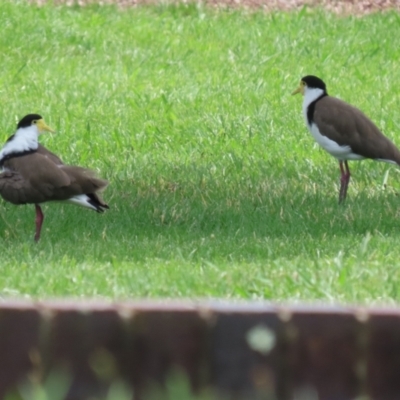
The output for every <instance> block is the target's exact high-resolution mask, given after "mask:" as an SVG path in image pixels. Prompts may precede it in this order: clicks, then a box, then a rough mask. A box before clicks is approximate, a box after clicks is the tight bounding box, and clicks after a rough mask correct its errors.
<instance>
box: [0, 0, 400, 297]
mask: <svg viewBox="0 0 400 400" xmlns="http://www.w3.org/2000/svg"><path fill="white" fill-rule="evenodd" d="M0 18H1V21H2V28H1V35H0V54H1V55H2V56H1V68H0V106H1V108H0V109H1V118H0V132H1V138H0V139H1V141H5V140H6V139H7V137H8V136H9V135H11V134H12V133H13V131H14V129H15V124H16V122H17V120H18V119H19V118H20V117H22V116H23V115H25V114H27V113H30V112H38V113H40V114H42V115H43V116H44V117H45V119H46V122H47V123H48V124H49V125H50V126H52V127H53V128H55V129H56V130H57V132H58V133H57V134H55V135H43V136H41V138H40V140H41V142H42V143H43V144H44V145H46V146H47V147H48V148H50V149H51V150H53V151H55V152H56V153H58V154H59V155H60V156H61V157H62V158H63V160H64V161H65V162H68V163H76V164H79V165H82V166H87V167H91V168H94V169H96V170H97V171H98V173H99V175H100V176H102V177H106V178H107V179H109V181H110V186H109V188H108V189H107V190H106V191H105V193H104V198H105V200H106V201H108V202H109V204H110V210H109V211H108V212H107V213H105V214H103V215H97V214H95V213H93V212H91V211H88V210H85V209H81V208H78V207H74V206H71V205H63V204H56V203H53V204H48V205H45V206H44V207H43V208H44V212H45V216H46V219H45V222H44V228H43V232H42V240H41V242H40V243H39V244H37V245H36V244H34V242H33V233H34V208H33V206H31V205H27V206H19V207H16V206H14V205H11V204H9V203H5V202H3V201H2V202H1V203H0V252H1V253H0V254H1V263H0V264H1V267H0V295H1V296H4V297H10V296H11V297H13V296H28V297H33V298H38V297H40V298H42V297H53V296H73V297H81V296H101V297H107V298H113V299H117V298H127V297H133V298H137V297H169V298H170V297H190V298H193V297H195V298H204V297H206V298H209V297H225V298H235V299H239V298H244V299H252V298H257V299H266V300H273V301H287V300H324V301H329V302H353V303H354V302H355V303H373V302H398V301H399V300H400V196H399V192H400V174H399V171H400V170H398V169H396V167H394V166H390V165H388V164H383V163H374V162H372V161H364V162H361V163H357V162H352V163H351V169H352V173H353V177H352V181H351V184H350V188H349V194H348V200H347V203H346V204H345V205H344V206H339V205H338V204H337V196H338V183H339V168H338V165H337V162H336V161H335V160H334V159H333V158H332V157H330V156H329V155H327V154H326V153H325V152H324V151H322V150H320V149H318V148H317V146H316V145H315V144H314V141H313V140H312V138H311V136H310V134H309V133H308V131H307V129H306V127H305V125H304V121H303V117H302V112H301V108H302V99H301V98H300V96H296V97H292V96H290V93H291V92H292V91H293V90H294V89H295V88H296V87H297V85H298V82H299V80H300V78H301V77H302V76H304V75H307V74H315V75H318V76H320V77H322V78H323V79H324V80H325V81H326V83H327V85H328V91H329V93H330V94H332V95H335V96H338V97H340V98H342V99H344V100H346V101H348V102H350V103H352V104H354V105H356V106H358V107H359V108H361V109H362V110H363V111H364V112H365V113H366V114H367V115H369V116H370V117H371V118H372V119H373V120H374V121H375V122H376V123H377V125H378V126H379V127H380V128H381V129H382V130H383V131H384V132H385V134H386V135H387V136H388V137H390V138H391V139H393V140H394V141H395V142H396V143H397V144H398V145H400V68H399V60H400V47H399V46H398V41H396V40H395V38H398V37H400V17H399V15H398V14H396V13H394V12H388V13H386V14H375V15H370V16H365V17H355V16H348V17H338V16H335V15H333V14H327V13H324V12H323V11H321V10H310V9H304V10H302V11H301V12H297V13H274V14H265V13H262V12H247V11H243V10H242V11H240V10H238V11H216V10H210V9H206V8H203V7H201V6H196V5H185V6H183V5H182V6H162V5H160V6H151V7H138V8H132V9H127V10H119V9H118V8H116V7H112V6H107V7H97V6H90V7H86V8H79V7H63V6H51V5H48V6H45V7H36V6H29V5H28V4H26V3H24V2H15V1H2V2H0ZM386 174H388V180H387V185H386V188H385V189H384V188H383V182H384V180H385V176H386Z"/></svg>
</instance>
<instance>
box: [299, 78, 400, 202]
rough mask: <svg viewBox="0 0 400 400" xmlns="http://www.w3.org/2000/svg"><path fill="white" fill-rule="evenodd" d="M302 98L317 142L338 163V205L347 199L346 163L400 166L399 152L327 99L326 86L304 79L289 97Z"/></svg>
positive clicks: (352, 112) (359, 117)
mask: <svg viewBox="0 0 400 400" xmlns="http://www.w3.org/2000/svg"><path fill="white" fill-rule="evenodd" d="M296 93H301V94H302V95H303V96H304V101H303V114H304V119H305V121H306V125H307V127H308V129H309V130H310V132H311V134H312V136H313V137H314V139H315V140H316V142H317V143H318V144H319V145H320V146H321V147H322V148H323V149H324V150H326V151H327V152H328V153H330V154H331V155H332V156H334V157H336V158H337V160H338V161H339V167H340V172H341V178H340V191H339V203H341V202H343V201H344V200H345V199H346V194H347V187H348V185H349V182H350V169H349V165H348V163H347V161H348V160H363V159H365V158H371V159H373V160H376V161H384V162H388V163H392V164H397V165H400V151H399V150H398V149H397V147H396V146H395V145H394V144H393V143H392V142H391V141H390V140H389V139H388V138H387V137H386V136H384V135H383V134H382V132H381V131H380V130H379V129H378V128H377V127H376V125H375V124H374V123H373V122H372V121H371V120H370V119H369V118H368V117H367V116H366V115H365V114H364V113H362V112H361V111H360V110H359V109H358V108H356V107H353V106H351V105H350V104H347V103H345V102H344V101H342V100H339V99H337V98H335V97H331V96H328V92H327V90H326V85H325V83H324V82H323V81H322V80H321V79H320V78H318V77H316V76H313V75H308V76H305V77H304V78H302V79H301V81H300V86H299V87H298V88H297V89H296V90H295V91H294V92H293V93H292V94H296Z"/></svg>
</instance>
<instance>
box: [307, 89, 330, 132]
mask: <svg viewBox="0 0 400 400" xmlns="http://www.w3.org/2000/svg"><path fill="white" fill-rule="evenodd" d="M325 96H328V95H327V94H326V93H322V94H321V96H319V97H318V98H317V99H315V100H314V101H313V102H312V103H310V105H309V106H308V108H307V121H308V124H309V125H310V126H311V124H312V123H313V121H314V111H315V104H317V101H319V100H321V99H322V98H324V97H325Z"/></svg>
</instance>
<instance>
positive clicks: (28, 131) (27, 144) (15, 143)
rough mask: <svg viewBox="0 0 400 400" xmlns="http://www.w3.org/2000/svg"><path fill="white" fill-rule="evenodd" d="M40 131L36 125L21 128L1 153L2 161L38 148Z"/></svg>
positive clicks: (0, 158)
mask: <svg viewBox="0 0 400 400" xmlns="http://www.w3.org/2000/svg"><path fill="white" fill-rule="evenodd" d="M38 136H39V131H38V128H37V126H36V125H32V126H28V127H27V128H19V129H18V130H17V131H16V132H15V134H14V137H13V138H12V139H11V140H10V141H9V142H7V143H6V144H5V145H4V146H3V148H2V149H1V151H0V161H1V160H2V159H3V158H4V157H6V156H7V155H9V154H12V153H23V152H24V151H29V150H36V149H37V148H38V146H39V145H38Z"/></svg>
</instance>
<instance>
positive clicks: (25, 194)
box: [0, 148, 108, 204]
mask: <svg viewBox="0 0 400 400" xmlns="http://www.w3.org/2000/svg"><path fill="white" fill-rule="evenodd" d="M44 149H45V148H44ZM45 150H46V149H45ZM56 157H57V156H56ZM4 167H5V168H6V169H7V171H5V172H3V173H2V174H0V194H1V196H2V197H3V198H4V199H5V200H7V201H10V202H11V203H14V204H24V203H43V202H45V201H52V200H67V199H69V198H71V197H73V196H76V195H79V194H91V193H93V194H94V193H95V192H96V191H98V190H100V189H103V188H104V187H106V186H107V183H108V182H107V181H105V180H102V179H98V178H96V177H95V176H94V173H93V172H92V171H90V170H87V169H85V168H81V167H74V166H66V165H64V164H59V163H58V161H57V160H54V159H53V158H52V157H50V156H49V155H48V154H43V152H40V153H39V152H36V153H33V154H28V155H25V156H22V157H14V158H11V159H9V160H7V161H6V162H5V163H4Z"/></svg>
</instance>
